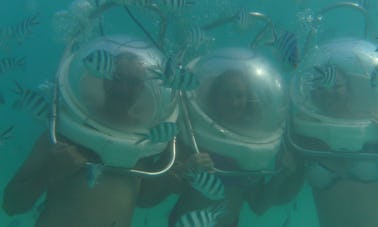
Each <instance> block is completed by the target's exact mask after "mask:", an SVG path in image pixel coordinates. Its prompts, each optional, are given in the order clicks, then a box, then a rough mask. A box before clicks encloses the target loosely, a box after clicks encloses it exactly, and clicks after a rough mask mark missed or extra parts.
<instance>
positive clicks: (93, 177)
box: [86, 162, 104, 188]
mask: <svg viewBox="0 0 378 227" xmlns="http://www.w3.org/2000/svg"><path fill="white" fill-rule="evenodd" d="M86 170H87V185H88V187H89V188H94V187H95V186H96V185H97V183H98V178H99V177H100V176H101V175H102V173H103V170H104V165H103V164H101V163H91V162H87V163H86Z"/></svg>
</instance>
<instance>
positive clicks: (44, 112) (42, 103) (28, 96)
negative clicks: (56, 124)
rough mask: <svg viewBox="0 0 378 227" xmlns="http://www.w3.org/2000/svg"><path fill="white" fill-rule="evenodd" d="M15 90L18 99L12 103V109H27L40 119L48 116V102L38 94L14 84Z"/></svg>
mask: <svg viewBox="0 0 378 227" xmlns="http://www.w3.org/2000/svg"><path fill="white" fill-rule="evenodd" d="M15 84H16V89H15V90H13V92H14V93H16V94H17V95H18V96H19V98H18V99H17V100H16V101H15V102H14V103H13V105H12V107H13V109H21V108H27V109H29V110H31V111H32V113H33V114H34V115H35V116H36V117H38V118H40V119H47V118H48V117H49V116H50V106H51V104H50V102H49V101H48V100H47V99H46V97H45V96H43V95H42V94H41V93H40V92H37V91H33V90H31V89H26V88H23V87H22V86H21V85H20V84H19V83H17V82H15Z"/></svg>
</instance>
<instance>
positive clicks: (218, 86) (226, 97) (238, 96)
mask: <svg viewBox="0 0 378 227" xmlns="http://www.w3.org/2000/svg"><path fill="white" fill-rule="evenodd" d="M209 95H210V105H211V106H212V107H213V112H214V115H215V117H216V118H218V119H219V120H221V121H224V122H225V123H241V121H242V120H243V119H244V117H245V114H246V111H247V107H248V97H249V92H248V85H247V81H246V80H245V77H244V76H243V74H242V73H241V72H238V71H226V72H224V73H223V74H222V75H220V76H219V77H218V78H217V79H216V81H215V82H214V84H213V86H212V88H211V91H210V94H209Z"/></svg>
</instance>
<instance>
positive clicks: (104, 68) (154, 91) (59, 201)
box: [3, 36, 178, 227]
mask: <svg viewBox="0 0 378 227" xmlns="http://www.w3.org/2000/svg"><path fill="white" fill-rule="evenodd" d="M160 59H161V56H160V54H159V52H158V51H156V50H155V49H154V48H152V47H151V46H150V45H149V44H147V43H145V42H142V41H139V40H135V39H132V38H130V37H127V36H114V37H107V38H99V39H97V40H94V41H92V42H89V43H88V44H86V45H84V46H82V47H80V48H79V49H78V50H76V51H75V52H73V53H70V54H68V55H67V57H66V59H63V61H62V65H61V70H60V72H59V77H58V82H59V95H60V102H59V106H58V107H59V108H58V109H59V112H58V116H57V119H56V120H57V140H58V142H57V144H52V143H51V142H50V141H49V134H48V133H44V134H42V135H41V136H40V138H39V139H38V140H37V142H36V143H35V145H34V148H33V150H32V152H31V153H30V155H29V157H28V158H27V159H26V161H25V162H24V164H23V165H22V166H21V168H20V169H19V170H18V172H17V174H16V175H15V176H14V177H13V178H12V179H11V180H10V182H9V183H8V185H7V187H6V189H5V192H4V201H3V208H4V210H5V211H6V213H8V214H9V215H16V214H20V213H24V212H26V211H28V210H30V209H31V208H32V207H33V205H34V204H35V202H36V201H37V200H38V199H39V198H40V197H41V195H42V194H44V193H46V198H45V200H44V206H43V209H42V211H41V213H40V216H39V218H38V219H37V221H36V224H35V226H41V227H43V226H46V227H51V226H54V227H58V226H80V227H83V226H88V227H93V226H131V219H132V215H133V211H134V207H135V206H136V203H137V200H138V195H139V191H140V184H141V177H139V176H137V175H132V174H130V172H129V171H128V170H129V169H133V168H136V169H148V168H153V166H152V167H151V166H150V165H147V164H146V163H150V161H149V160H148V159H149V157H151V156H156V155H159V154H160V153H161V152H163V151H165V150H166V149H168V147H169V146H167V145H168V142H166V141H162V140H158V139H156V138H155V136H159V135H156V134H154V135H152V134H151V133H149V130H150V129H151V128H154V127H155V126H156V125H161V124H160V123H161V122H170V123H169V124H168V123H167V124H163V126H164V127H171V126H172V125H174V123H175V122H176V119H177V115H178V114H177V105H176V104H175V102H174V101H173V100H172V99H171V96H170V94H171V92H170V89H167V88H164V87H162V86H160V84H159V82H158V81H156V80H149V79H147V78H148V77H149V76H151V75H149V74H150V73H151V72H150V70H148V69H149V68H150V67H156V66H157V65H159V64H160V62H159V61H160ZM173 136H174V134H171V137H172V138H173ZM172 138H165V139H166V140H167V141H168V140H170V139H172ZM146 160H147V161H146Z"/></svg>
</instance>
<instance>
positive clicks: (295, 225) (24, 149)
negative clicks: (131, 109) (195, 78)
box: [0, 0, 378, 227]
mask: <svg viewBox="0 0 378 227" xmlns="http://www.w3.org/2000/svg"><path fill="white" fill-rule="evenodd" d="M336 2H338V1H330V0H312V1H310V0H309V1H306V0H302V1H300V0H297V1H295V0H255V1H254V0H232V1H231V0H197V1H196V4H195V5H194V6H191V7H190V8H188V10H187V11H185V12H184V13H183V15H182V16H183V17H184V18H186V19H185V21H186V22H187V21H191V22H192V23H194V24H196V25H203V24H207V23H209V22H210V21H213V20H214V19H216V18H219V17H221V15H225V16H226V15H230V14H232V13H233V12H235V11H236V10H238V9H239V8H246V9H248V10H249V11H259V12H263V13H265V14H266V15H269V16H270V17H271V19H272V21H273V23H275V24H276V25H277V26H279V27H282V28H286V29H291V30H293V31H296V32H297V33H298V35H299V36H301V34H303V33H302V32H303V31H304V30H306V28H305V27H306V23H305V22H304V21H303V18H302V19H301V15H302V16H303V15H304V16H308V15H310V14H311V13H310V12H311V10H312V11H317V10H318V9H321V8H322V7H324V6H327V5H330V4H332V3H336ZM70 3H71V1H69V0H60V1H49V0H14V1H5V0H3V2H2V4H1V5H2V7H0V13H1V15H2V19H1V20H0V27H4V26H7V25H9V24H14V23H18V22H19V21H20V20H22V19H23V18H25V17H26V16H29V15H32V14H34V13H36V12H38V13H39V14H40V16H39V19H38V20H39V21H40V24H39V25H37V26H35V27H33V32H32V35H31V36H30V37H27V38H26V39H25V40H24V41H23V42H22V44H17V43H12V44H11V45H10V49H9V50H7V51H4V50H1V52H0V57H8V56H9V55H11V56H17V57H22V56H25V57H26V61H27V64H26V67H25V69H23V70H19V71H12V72H9V73H6V74H1V75H0V91H1V92H2V93H3V94H4V96H5V98H6V103H5V104H0V116H1V118H0V130H4V129H5V128H7V127H9V126H10V125H14V126H15V127H14V132H13V135H12V138H10V139H9V140H8V141H6V143H4V144H2V145H0V196H1V198H2V191H3V189H4V187H5V185H6V183H7V182H8V181H9V179H10V178H11V177H12V176H13V175H14V174H15V172H16V171H17V169H18V168H19V166H20V165H21V164H22V162H23V160H24V159H25V158H26V156H27V155H28V153H29V152H30V149H31V147H32V145H33V142H34V141H35V140H36V138H37V137H38V135H39V134H40V133H41V132H42V130H43V129H44V128H45V127H46V125H43V124H41V123H40V122H38V121H36V120H35V119H33V118H32V117H30V113H28V112H27V111H16V110H13V109H12V108H11V107H10V104H9V102H11V100H12V98H14V97H13V96H14V95H13V94H12V92H11V89H12V88H13V86H14V84H13V81H14V80H16V81H22V84H25V85H27V86H29V87H34V88H35V87H37V86H38V85H39V84H41V83H42V82H43V81H45V80H51V79H52V78H53V77H54V75H55V72H56V69H57V66H58V64H59V60H60V57H61V55H62V53H63V49H64V44H63V43H62V42H60V41H59V36H61V34H58V35H57V34H56V33H55V32H54V31H55V30H56V26H57V25H56V24H55V23H54V14H55V13H56V12H58V11H60V10H66V9H68V6H69V4H70ZM367 4H368V6H369V10H368V11H369V14H370V15H377V13H378V3H375V2H374V1H373V0H372V1H370V2H367ZM135 14H136V15H137V18H138V19H140V21H141V22H142V23H143V24H144V25H145V26H146V28H147V29H148V30H150V31H152V33H153V34H154V32H156V31H157V22H156V18H154V17H151V16H150V15H149V14H148V12H146V11H145V10H141V9H135ZM341 15H342V16H341ZM370 19H371V20H370V21H369V25H370V27H369V33H368V34H369V37H368V38H369V39H372V38H373V37H375V36H376V35H377V34H378V31H377V28H378V27H377V26H375V25H376V19H375V18H374V17H372V18H370ZM362 24H363V20H362V17H361V15H359V14H358V13H355V12H353V11H348V10H346V11H345V12H335V13H334V14H332V15H330V16H329V18H328V19H327V21H326V22H324V26H322V29H321V30H320V31H319V37H318V41H319V42H322V41H324V40H327V39H329V38H331V37H336V36H337V37H342V36H353V37H361V38H363V35H362V34H363V29H362V27H363V26H362ZM54 26H55V28H54ZM253 26H256V28H261V24H259V22H256V24H255V25H253ZM253 26H252V28H250V29H247V30H244V31H242V30H238V29H237V28H235V26H233V25H232V24H228V25H226V26H224V27H221V28H219V29H216V30H214V31H213V32H212V33H211V34H210V35H211V37H213V38H214V39H215V40H214V41H213V42H212V43H211V44H209V45H208V46H207V47H206V48H207V49H215V48H218V47H225V46H248V44H249V43H250V41H251V39H252V38H253V37H254V35H255V34H256V33H257V31H258V29H255V27H253ZM104 30H105V33H106V34H112V33H125V34H132V35H134V36H137V37H141V38H145V36H144V34H143V33H142V32H141V31H140V29H139V28H138V27H137V26H136V25H135V24H134V23H133V22H132V21H131V20H130V18H129V17H127V15H126V13H125V12H124V10H122V9H114V10H113V9H112V10H110V11H109V12H107V13H106V14H105V15H104ZM167 34H168V37H167V39H168V40H169V41H170V40H174V38H173V37H170V35H171V36H172V34H171V33H169V32H168V33H167ZM300 38H301V40H302V43H303V39H304V37H303V36H302V37H300ZM288 74H289V73H288ZM175 199H176V197H174V196H171V197H169V198H168V199H167V200H166V201H165V202H163V203H162V204H160V205H158V206H157V207H155V208H152V209H137V211H136V213H135V218H134V220H133V222H134V224H133V226H138V227H139V226H166V222H167V217H168V214H169V212H170V209H171V207H172V205H173V203H174V201H175ZM288 215H290V221H289V224H288V225H287V226H283V227H289V226H290V227H302V226H306V227H316V226H318V223H317V216H316V211H315V209H314V204H313V200H312V195H311V189H310V188H309V186H308V185H307V184H305V186H304V187H303V189H302V190H301V192H300V193H299V194H298V196H297V197H296V198H294V199H293V201H292V202H290V203H288V204H287V205H284V206H279V207H273V208H271V209H270V210H269V211H268V212H267V213H266V214H264V215H263V216H256V215H255V214H253V213H252V212H251V211H250V210H249V208H248V207H247V206H245V207H244V208H243V210H242V213H241V217H240V226H243V227H244V226H245V227H247V226H261V227H265V226H266V227H281V226H282V225H283V223H284V222H285V220H286V218H287V217H288ZM35 218H36V211H34V210H33V211H30V212H28V213H26V214H24V215H18V216H15V217H9V216H7V215H6V214H5V213H4V212H3V211H2V210H0V226H6V227H8V226H9V227H23V226H25V227H28V226H32V225H33V222H34V220H35Z"/></svg>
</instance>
